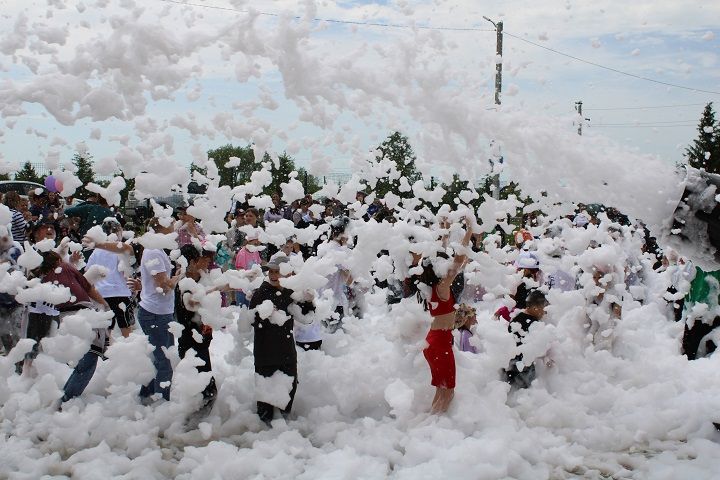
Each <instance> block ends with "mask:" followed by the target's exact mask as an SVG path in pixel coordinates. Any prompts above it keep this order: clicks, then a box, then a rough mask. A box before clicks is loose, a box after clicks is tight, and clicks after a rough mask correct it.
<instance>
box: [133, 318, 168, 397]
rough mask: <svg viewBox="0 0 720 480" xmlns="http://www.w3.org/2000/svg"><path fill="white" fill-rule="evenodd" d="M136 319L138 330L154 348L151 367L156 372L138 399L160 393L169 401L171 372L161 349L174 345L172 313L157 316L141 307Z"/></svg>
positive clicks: (141, 390)
mask: <svg viewBox="0 0 720 480" xmlns="http://www.w3.org/2000/svg"><path fill="white" fill-rule="evenodd" d="M137 318H138V323H139V324H140V328H142V331H143V332H144V333H145V335H147V337H148V342H150V345H152V346H153V347H155V350H153V365H155V370H156V371H157V373H156V374H155V378H154V379H152V380H151V381H150V383H148V384H147V385H143V386H142V388H140V397H143V398H147V397H150V396H151V395H154V394H156V393H160V394H162V396H163V398H164V399H165V400H169V399H170V382H171V381H172V376H173V371H172V365H171V364H170V360H168V358H167V356H165V352H163V350H162V347H165V348H170V347H172V346H173V345H174V344H175V339H174V338H173V335H172V333H170V328H169V325H170V322H172V321H173V320H175V318H174V316H173V314H172V313H169V314H166V315H157V314H154V313H150V312H148V311H147V310H145V309H144V308H142V307H138V313H137Z"/></svg>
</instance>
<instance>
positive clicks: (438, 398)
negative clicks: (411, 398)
mask: <svg viewBox="0 0 720 480" xmlns="http://www.w3.org/2000/svg"><path fill="white" fill-rule="evenodd" d="M454 396H455V389H454V388H445V387H436V389H435V397H434V398H433V401H432V409H431V410H430V413H432V414H436V413H445V412H447V410H448V408H449V407H450V402H452V399H453V397H454Z"/></svg>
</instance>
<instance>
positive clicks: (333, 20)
mask: <svg viewBox="0 0 720 480" xmlns="http://www.w3.org/2000/svg"><path fill="white" fill-rule="evenodd" d="M159 1H161V2H165V3H173V4H175V5H185V6H189V7H199V8H209V9H213V10H223V11H226V12H235V13H245V14H251V13H254V14H257V15H262V16H265V17H282V16H284V15H283V14H280V13H273V12H262V11H259V10H242V9H239V8H230V7H221V6H218V5H203V4H201V3H192V2H182V1H180V0H159ZM290 18H294V19H296V20H301V19H303V18H304V17H301V16H291V17H290ZM312 21H313V22H326V23H338V24H343V25H362V26H368V27H385V28H406V29H418V30H444V31H451V32H494V31H495V30H494V29H490V28H475V27H431V26H429V25H404V24H399V23H382V22H361V21H359V20H340V19H336V18H313V19H312Z"/></svg>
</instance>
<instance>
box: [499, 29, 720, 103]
mask: <svg viewBox="0 0 720 480" xmlns="http://www.w3.org/2000/svg"><path fill="white" fill-rule="evenodd" d="M505 35H507V36H509V37H513V38H516V39H518V40H520V41H521V42H525V43H528V44H530V45H533V46H536V47H539V48H542V49H545V50H547V51H550V52H553V53H557V54H558V55H562V56H563V57H568V58H572V59H573V60H577V61H578V62H583V63H587V64H588V65H593V66H595V67H598V68H603V69H605V70H609V71H611V72H615V73H619V74H621V75H625V76H628V77H632V78H637V79H638V80H645V81H646V82H652V83H657V84H660V85H665V86H668V87H674V88H681V89H683V90H690V91H693V92H700V93H709V94H712V95H720V92H714V91H712V90H702V89H699V88H693V87H687V86H685V85H677V84H675V83H668V82H663V81H662V80H655V79H654V78H649V77H643V76H642V75H635V74H634V73H629V72H624V71H622V70H618V69H617V68H612V67H606V66H605V65H601V64H599V63H596V62H591V61H590V60H585V59H583V58H580V57H576V56H575V55H570V54H569V53H565V52H561V51H560V50H555V49H554V48H550V47H546V46H545V45H540V44H539V43H535V42H532V41H530V40H527V39H525V38H522V37H519V36H517V35H513V34H512V33H508V32H507V31H506V32H505Z"/></svg>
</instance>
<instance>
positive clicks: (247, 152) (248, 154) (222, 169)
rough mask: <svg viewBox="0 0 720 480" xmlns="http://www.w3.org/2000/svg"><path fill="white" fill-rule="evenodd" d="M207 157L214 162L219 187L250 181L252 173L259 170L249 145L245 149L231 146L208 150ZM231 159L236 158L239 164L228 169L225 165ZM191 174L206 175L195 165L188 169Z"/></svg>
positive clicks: (203, 170) (205, 171)
mask: <svg viewBox="0 0 720 480" xmlns="http://www.w3.org/2000/svg"><path fill="white" fill-rule="evenodd" d="M207 154H208V157H209V158H212V159H213V160H214V161H215V165H216V166H217V169H218V174H219V175H220V185H229V186H230V187H236V186H238V185H242V184H243V183H245V182H247V181H248V180H250V175H252V172H254V171H255V170H257V169H259V165H257V164H256V163H255V154H254V153H253V149H252V147H251V146H250V145H248V146H246V147H235V146H233V145H231V144H227V145H223V146H222V147H219V148H215V149H212V150H208V152H207ZM232 157H237V158H239V159H240V162H239V164H238V165H237V166H233V167H228V166H227V163H228V162H229V161H230V159H231V158H232ZM190 171H191V172H195V171H197V172H200V173H202V174H203V175H205V174H206V173H207V169H205V168H200V167H198V166H197V165H194V164H193V165H192V166H191V167H190Z"/></svg>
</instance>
